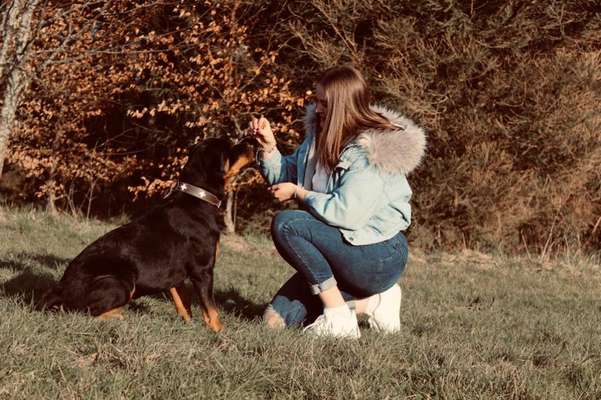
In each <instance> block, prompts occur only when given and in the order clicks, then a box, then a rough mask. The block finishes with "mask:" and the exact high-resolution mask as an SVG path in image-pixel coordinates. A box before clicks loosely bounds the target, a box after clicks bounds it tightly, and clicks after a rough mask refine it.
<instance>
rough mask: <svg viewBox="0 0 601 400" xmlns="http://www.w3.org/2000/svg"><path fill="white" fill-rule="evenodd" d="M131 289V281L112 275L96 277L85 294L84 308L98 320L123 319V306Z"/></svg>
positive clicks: (130, 293) (127, 300)
mask: <svg viewBox="0 0 601 400" xmlns="http://www.w3.org/2000/svg"><path fill="white" fill-rule="evenodd" d="M133 291H134V284H133V282H131V283H129V282H127V281H126V280H124V279H122V278H117V277H115V276H112V275H104V276H100V277H97V278H96V279H95V281H94V283H93V284H92V285H91V287H90V292H89V293H88V294H87V296H86V297H87V298H86V305H85V309H86V310H87V311H88V312H89V313H90V314H91V315H92V316H94V317H97V319H100V320H106V319H114V318H117V319H123V315H122V311H123V306H125V305H126V304H127V303H129V301H130V300H131V295H132V293H133Z"/></svg>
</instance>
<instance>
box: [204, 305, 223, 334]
mask: <svg viewBox="0 0 601 400" xmlns="http://www.w3.org/2000/svg"><path fill="white" fill-rule="evenodd" d="M202 317H203V319H204V321H205V322H206V323H207V325H208V326H209V328H211V330H212V331H213V332H221V331H222V330H223V325H222V324H221V321H220V320H219V312H218V311H217V309H216V308H214V307H212V306H210V307H208V308H207V310H206V311H205V310H202Z"/></svg>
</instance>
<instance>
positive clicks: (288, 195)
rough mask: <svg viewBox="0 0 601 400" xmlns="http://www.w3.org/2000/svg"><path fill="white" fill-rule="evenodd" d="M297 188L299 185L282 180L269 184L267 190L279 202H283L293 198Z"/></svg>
mask: <svg viewBox="0 0 601 400" xmlns="http://www.w3.org/2000/svg"><path fill="white" fill-rule="evenodd" d="M298 189H299V187H298V186H297V185H295V184H294V183H290V182H284V183H278V184H277V185H273V186H271V187H270V188H269V191H270V192H271V194H273V197H275V198H276V199H277V200H278V201H279V202H280V203H283V202H285V201H288V200H291V199H293V198H295V197H296V196H295V194H296V192H297V190H298Z"/></svg>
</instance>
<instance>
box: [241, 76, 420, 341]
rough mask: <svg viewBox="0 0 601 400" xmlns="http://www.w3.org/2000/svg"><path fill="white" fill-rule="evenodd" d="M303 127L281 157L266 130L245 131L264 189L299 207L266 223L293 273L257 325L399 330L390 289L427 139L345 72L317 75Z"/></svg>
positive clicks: (335, 331)
mask: <svg viewBox="0 0 601 400" xmlns="http://www.w3.org/2000/svg"><path fill="white" fill-rule="evenodd" d="M305 125H306V136H305V139H304V141H303V143H302V144H301V145H300V146H299V147H298V148H297V149H296V151H295V152H294V153H292V154H290V155H288V156H282V155H281V154H280V153H279V151H278V150H277V147H276V141H275V138H274V136H273V133H272V131H271V128H270V126H269V122H268V121H267V120H266V119H264V118H261V119H260V120H256V119H253V121H252V122H251V129H252V130H253V132H254V134H255V136H256V138H257V140H258V141H259V143H260V145H261V147H262V150H261V151H260V152H259V156H258V161H259V166H260V169H261V171H262V173H263V175H264V177H265V179H266V180H267V181H268V183H269V184H270V185H272V186H271V187H270V190H271V191H272V193H273V195H274V196H275V197H276V198H277V199H278V200H279V201H281V202H284V201H288V200H291V199H296V200H297V201H298V202H299V203H300V206H301V208H302V209H301V210H286V211H283V212H280V213H279V214H277V215H276V216H275V218H274V220H273V223H272V227H271V228H272V236H273V240H274V242H275V246H276V248H277V250H278V251H279V253H280V254H281V255H282V257H283V258H284V259H285V260H286V261H287V262H288V263H289V264H290V265H291V266H292V267H293V268H294V269H295V270H296V271H297V273H296V274H295V275H294V276H293V277H292V278H291V279H290V280H289V281H288V282H286V284H284V286H283V287H282V288H281V289H280V290H279V291H278V293H277V294H276V295H275V297H274V298H273V300H272V302H271V304H270V305H269V306H268V308H267V310H266V311H265V314H264V319H265V321H266V322H267V324H268V325H269V326H271V327H284V326H293V325H300V324H304V323H306V322H307V321H311V320H312V319H314V318H315V317H316V316H317V315H318V314H320V313H321V315H319V316H317V318H316V319H315V322H313V323H312V324H310V325H308V326H307V327H306V328H305V331H308V332H310V333H313V334H316V335H323V336H336V337H351V338H358V337H359V336H360V332H359V328H358V325H357V314H366V315H367V316H368V318H369V324H370V326H371V327H373V328H375V329H378V330H380V331H384V332H395V331H398V330H399V329H400V316H399V312H400V306H401V289H400V287H399V286H398V285H397V281H398V280H399V278H400V275H401V273H402V272H403V270H404V268H405V263H406V261H407V254H408V250H407V241H406V239H405V237H404V235H403V233H402V232H401V231H403V230H405V229H406V228H407V227H408V226H409V224H410V222H411V207H410V205H409V199H410V197H411V188H410V187H409V184H408V183H407V179H406V175H407V174H408V173H409V172H410V171H412V170H413V169H414V168H416V167H417V165H418V164H419V163H420V160H421V158H422V156H423V153H424V150H425V135H424V132H423V130H422V129H421V128H419V127H417V126H416V125H415V124H414V123H413V122H412V121H411V120H409V119H407V118H404V117H403V116H401V115H400V114H397V113H395V112H393V111H390V110H387V109H385V108H379V107H375V106H370V104H369V91H368V88H367V85H366V83H365V80H364V79H363V77H362V76H361V74H360V73H359V72H358V71H357V70H356V69H354V68H352V67H346V66H343V67H334V68H331V69H329V70H328V71H326V72H325V73H324V75H323V76H322V78H321V79H320V81H319V83H318V84H317V87H316V104H315V105H313V106H310V107H309V108H308V109H307V115H306V118H305Z"/></svg>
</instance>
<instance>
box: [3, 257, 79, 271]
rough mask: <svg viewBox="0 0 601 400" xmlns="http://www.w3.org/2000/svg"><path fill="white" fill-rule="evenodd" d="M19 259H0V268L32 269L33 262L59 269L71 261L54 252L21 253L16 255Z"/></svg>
mask: <svg viewBox="0 0 601 400" xmlns="http://www.w3.org/2000/svg"><path fill="white" fill-rule="evenodd" d="M15 258H17V260H10V261H7V260H0V268H4V269H12V270H14V271H26V270H30V268H31V267H32V266H33V265H32V264H38V265H40V266H41V267H44V268H48V269H52V270H57V269H59V268H61V267H62V265H63V264H65V263H67V262H68V261H70V259H68V258H62V257H57V256H55V255H52V254H28V253H19V254H17V255H16V256H15Z"/></svg>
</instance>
